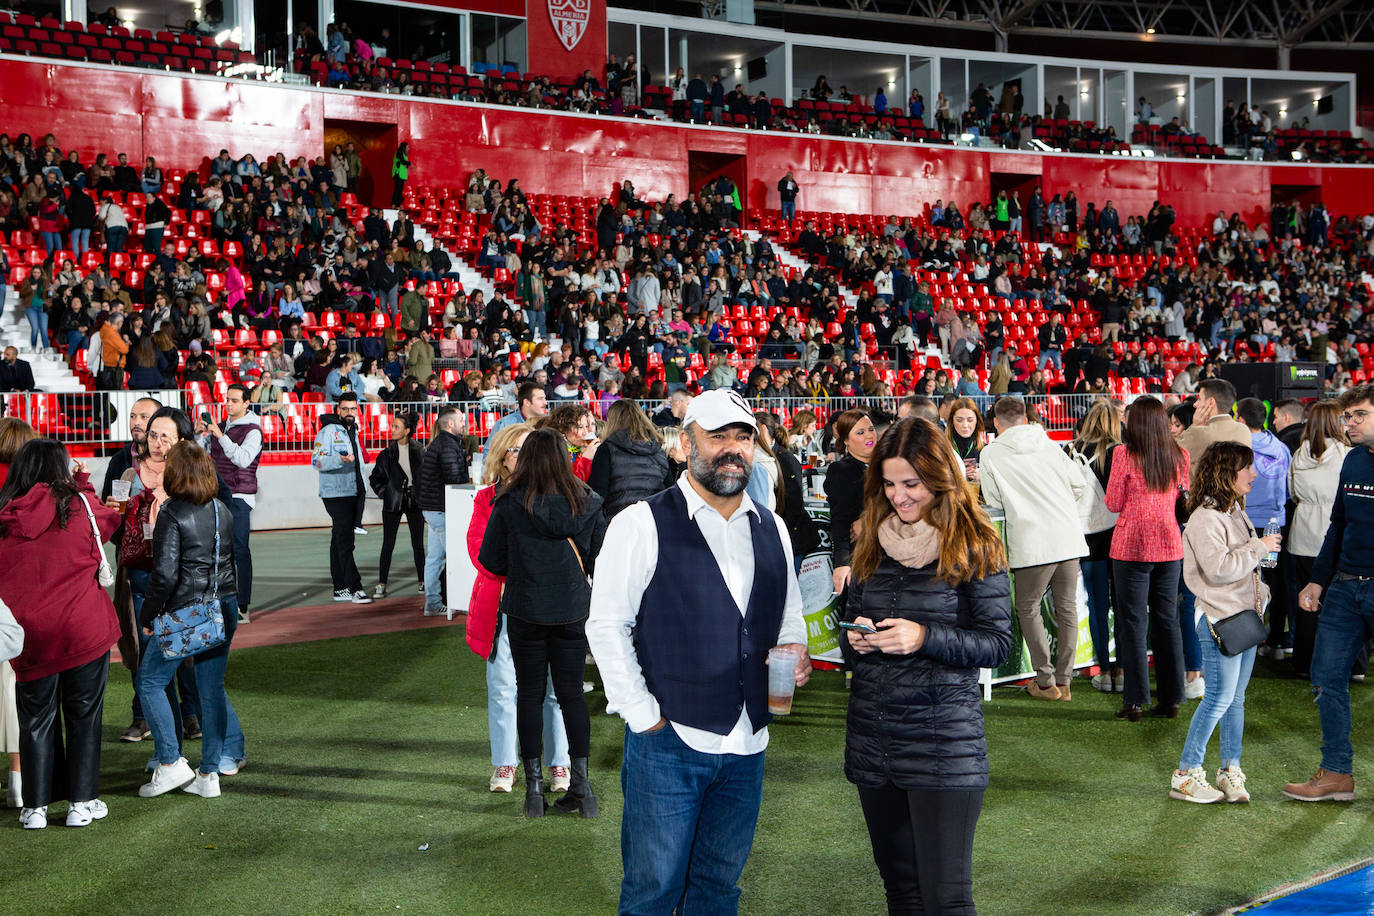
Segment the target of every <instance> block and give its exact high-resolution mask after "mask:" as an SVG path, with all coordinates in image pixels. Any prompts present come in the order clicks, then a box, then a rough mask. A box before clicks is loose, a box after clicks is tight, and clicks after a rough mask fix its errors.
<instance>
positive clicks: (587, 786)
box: [553, 757, 599, 817]
mask: <svg viewBox="0 0 1374 916" xmlns="http://www.w3.org/2000/svg"><path fill="white" fill-rule="evenodd" d="M568 769H569V771H570V775H571V777H572V778H571V783H572V784H571V785H570V786H569V787H568V791H567V794H565V795H564V796H563V797H562V798H560V799H558V800H557V801H556V802H554V803H553V807H554V808H555V810H558V811H562V812H563V813H564V814H572V813H573V812H574V811H576V812H577V813H579V814H581V815H582V816H583V817H596V816H597V814H598V813H599V810H598V808H597V805H596V793H594V792H593V791H592V784H591V783H590V782H588V781H587V758H586V757H574V758H573V759H572V766H570V767H569V768H568Z"/></svg>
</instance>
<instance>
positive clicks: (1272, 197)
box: [1227, 169, 1322, 216]
mask: <svg viewBox="0 0 1374 916" xmlns="http://www.w3.org/2000/svg"><path fill="white" fill-rule="evenodd" d="M1274 171H1279V169H1275V170H1274ZM1321 199H1322V189H1321V186H1320V185H1315V184H1275V185H1270V186H1269V206H1270V207H1275V206H1278V205H1280V204H1281V205H1283V206H1286V207H1291V206H1294V205H1296V206H1299V207H1302V208H1303V209H1304V210H1307V209H1310V208H1311V207H1312V205H1313V204H1315V203H1319V202H1320V201H1321ZM1227 216H1230V214H1229V213H1228V214H1227Z"/></svg>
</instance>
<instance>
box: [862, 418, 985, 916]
mask: <svg viewBox="0 0 1374 916" xmlns="http://www.w3.org/2000/svg"><path fill="white" fill-rule="evenodd" d="M1006 567H1007V561H1006V553H1005V551H1004V550H1003V547H1002V541H1001V538H999V537H998V535H997V531H996V529H995V528H993V527H992V523H991V522H990V521H989V520H988V517H987V515H986V514H985V513H984V512H983V511H982V510H981V509H980V508H979V507H978V504H977V503H976V502H975V500H974V498H973V494H972V492H971V491H970V490H969V488H968V487H967V486H965V485H964V473H963V468H962V466H961V464H960V461H959V458H958V456H957V455H956V454H955V453H954V450H953V449H952V448H951V447H950V445H949V440H948V438H946V436H945V435H944V434H943V433H942V432H941V431H940V428H939V427H938V426H936V425H935V424H933V423H931V422H930V421H929V420H925V419H920V418H914V417H913V418H908V419H906V420H902V421H900V422H899V423H897V424H896V425H895V426H893V427H892V428H891V429H889V430H888V431H887V432H886V433H885V434H884V435H883V437H882V439H880V440H879V441H878V444H877V448H876V449H875V450H874V452H873V456H872V461H871V463H870V465H869V469H868V475H867V477H866V478H865V481H864V493H863V527H862V530H861V531H860V533H859V537H858V541H857V543H856V544H855V548H854V558H853V570H852V575H853V578H852V581H851V584H850V592H849V599H848V601H847V603H846V604H845V607H844V611H843V615H842V616H843V618H844V620H845V621H846V622H850V623H852V624H854V625H857V627H859V629H847V630H846V639H845V640H844V641H843V645H844V647H845V649H846V652H845V655H846V658H847V659H848V660H849V662H850V664H851V666H852V670H853V672H854V675H853V682H852V686H851V689H850V694H849V714H848V717H847V726H846V734H845V765H844V767H845V775H846V776H847V777H848V778H849V780H850V782H853V783H854V784H855V785H856V786H857V787H858V790H859V801H860V804H861V805H862V808H863V813H864V820H865V821H866V822H867V825H868V834H869V838H870V840H871V841H872V844H873V859H874V861H875V862H876V863H877V865H878V872H879V873H880V874H881V875H882V879H883V885H884V887H885V889H886V891H887V904H888V911H889V912H892V913H905V912H918V911H921V912H940V913H972V912H973V881H972V872H973V868H972V859H973V834H974V828H975V827H976V825H977V822H978V815H979V812H980V811H981V809H982V803H983V792H984V790H985V789H986V788H987V785H988V757H987V742H986V740H985V738H984V730H983V710H982V692H981V690H980V688H979V686H978V676H979V670H980V669H981V668H995V667H997V666H998V665H1000V664H1002V662H1003V660H1005V659H1006V657H1007V654H1008V653H1009V652H1010V651H1011V585H1010V581H1009V579H1008V576H1007V568H1006ZM923 907H924V909H923Z"/></svg>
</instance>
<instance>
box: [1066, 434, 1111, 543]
mask: <svg viewBox="0 0 1374 916" xmlns="http://www.w3.org/2000/svg"><path fill="white" fill-rule="evenodd" d="M1069 457H1070V458H1071V459H1073V463H1074V464H1075V465H1077V466H1078V471H1079V473H1080V474H1082V475H1083V483H1084V485H1085V486H1084V489H1083V495H1082V496H1080V497H1079V498H1078V520H1079V522H1080V523H1081V524H1082V526H1083V533H1084V534H1097V533H1099V532H1102V531H1106V530H1107V529H1108V528H1112V527H1115V526H1116V519H1117V513H1115V512H1112V511H1110V510H1108V509H1107V502H1106V498H1107V494H1106V491H1104V490H1103V489H1102V481H1101V480H1099V479H1098V477H1097V473H1096V472H1095V471H1094V470H1093V463H1092V459H1091V458H1089V457H1088V456H1087V455H1085V454H1083V453H1082V452H1080V451H1078V449H1075V448H1072V447H1071V448H1070V449H1069Z"/></svg>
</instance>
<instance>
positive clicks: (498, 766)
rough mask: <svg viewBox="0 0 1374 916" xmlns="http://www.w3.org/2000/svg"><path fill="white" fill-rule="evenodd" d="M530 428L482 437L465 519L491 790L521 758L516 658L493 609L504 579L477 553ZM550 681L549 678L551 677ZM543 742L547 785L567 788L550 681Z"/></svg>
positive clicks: (564, 747)
mask: <svg viewBox="0 0 1374 916" xmlns="http://www.w3.org/2000/svg"><path fill="white" fill-rule="evenodd" d="M531 432H533V428H532V427H531V426H530V425H529V424H528V423H515V424H512V425H511V426H507V427H506V428H505V429H502V430H500V431H499V432H497V434H496V435H494V436H492V437H491V440H490V441H489V442H488V443H487V451H486V460H485V462H484V463H483V465H482V485H483V487H482V489H480V490H478V491H477V496H476V497H475V499H474V501H473V506H472V520H471V521H470V522H469V523H468V557H469V558H470V559H471V560H472V565H473V567H474V568H475V569H476V570H477V577H476V579H475V580H474V581H473V583H472V597H471V599H470V600H469V601H468V619H467V634H466V639H467V644H468V648H470V649H471V650H472V651H473V652H476V653H477V654H478V655H479V656H481V657H482V658H483V659H484V660H485V661H486V663H487V731H488V733H489V740H490V742H491V765H492V766H493V767H495V770H494V771H493V772H492V774H491V781H490V782H489V783H488V787H489V788H490V789H491V791H493V792H509V791H511V789H512V788H513V787H514V786H515V771H516V768H517V765H518V764H519V762H520V749H519V747H518V746H517V741H516V735H517V733H516V725H515V663H514V662H513V661H512V660H511V654H510V637H509V635H507V633H506V629H505V627H503V626H501V615H500V612H499V610H498V608H499V605H500V601H501V590H502V589H503V588H504V587H505V580H504V579H503V578H502V577H500V576H494V575H492V574H491V573H489V572H487V570H486V568H485V567H483V566H482V564H481V563H480V562H479V561H478V559H477V553H478V551H480V550H481V549H482V537H483V535H485V534H486V533H487V521H488V520H489V519H490V518H491V501H492V500H493V499H494V498H495V497H496V493H497V491H498V490H499V489H500V487H502V486H503V485H504V484H505V483H506V481H508V480H510V476H511V474H513V473H515V462H516V461H517V460H518V459H519V457H520V447H521V446H522V445H524V443H525V439H526V437H528V436H529V434H530V433H531ZM550 683H552V682H550ZM544 747H545V749H546V751H547V753H548V763H549V787H550V788H551V789H552V790H553V791H555V792H566V791H567V790H568V783H569V781H570V776H569V773H568V733H567V731H566V729H564V727H563V713H562V710H561V709H559V706H558V699H557V697H555V696H554V693H553V689H552V687H550V688H549V690H548V692H547V693H546V694H545V699H544Z"/></svg>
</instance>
